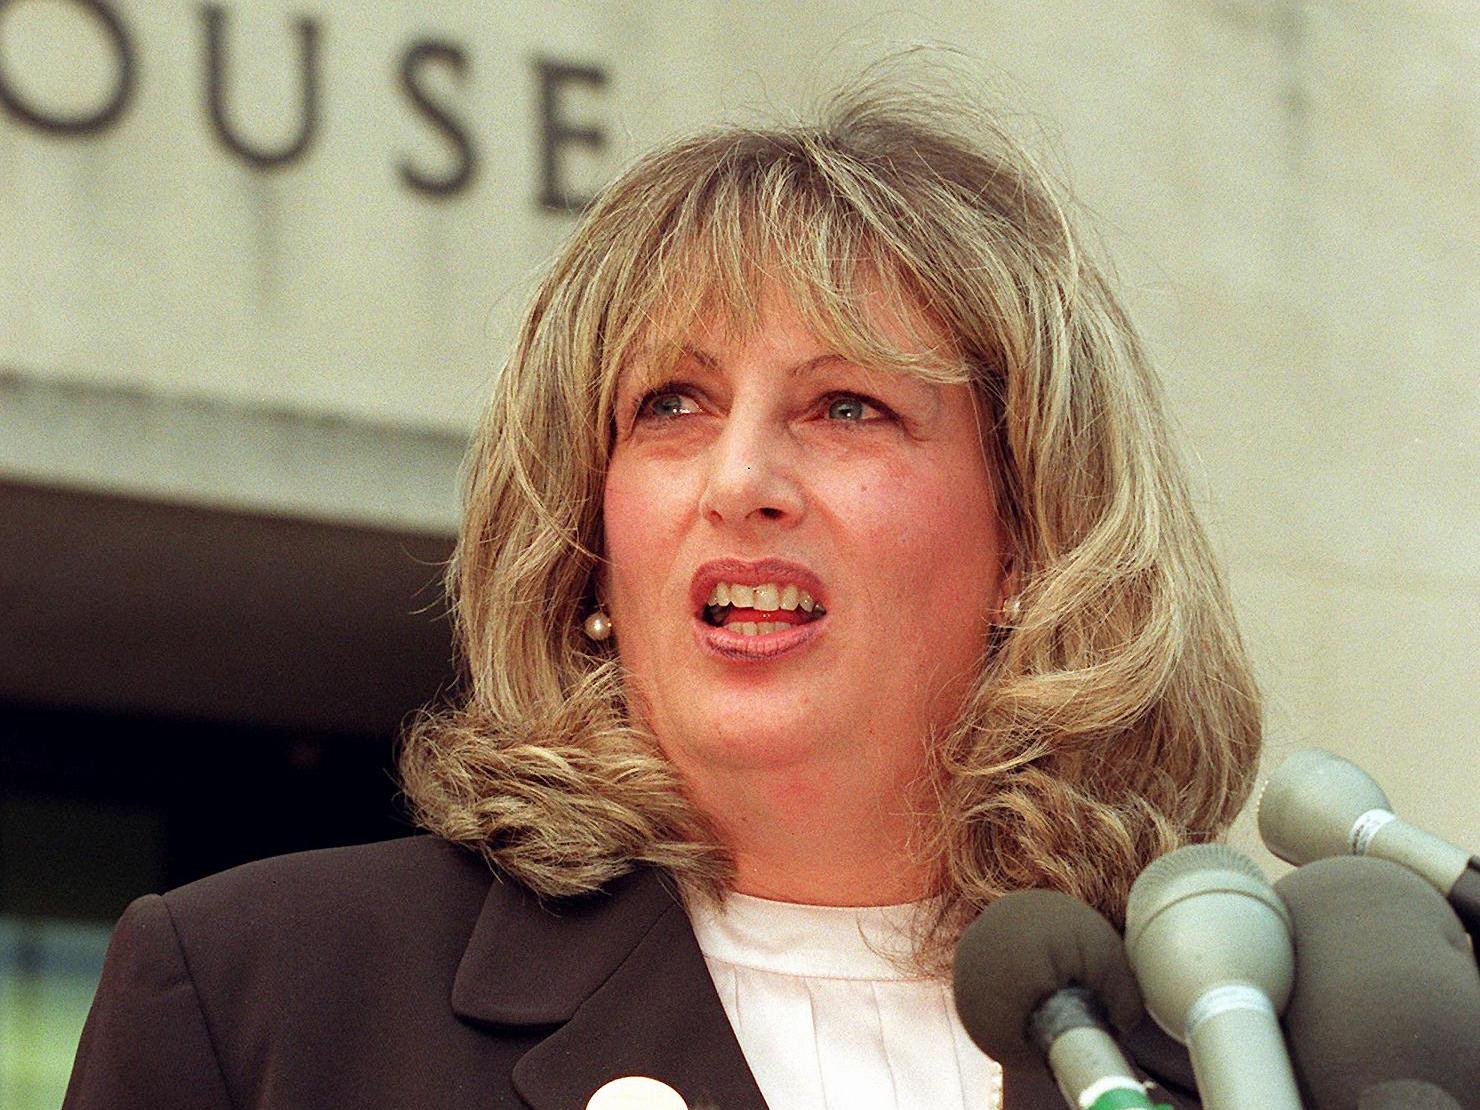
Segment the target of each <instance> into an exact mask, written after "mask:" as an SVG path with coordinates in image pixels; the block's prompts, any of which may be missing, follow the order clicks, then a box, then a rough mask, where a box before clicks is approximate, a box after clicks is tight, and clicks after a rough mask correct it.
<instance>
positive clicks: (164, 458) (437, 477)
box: [0, 368, 467, 535]
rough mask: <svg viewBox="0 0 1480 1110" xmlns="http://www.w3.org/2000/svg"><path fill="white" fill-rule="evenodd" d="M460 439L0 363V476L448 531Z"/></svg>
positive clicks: (454, 511)
mask: <svg viewBox="0 0 1480 1110" xmlns="http://www.w3.org/2000/svg"><path fill="white" fill-rule="evenodd" d="M466 442H467V437H466V435H464V434H462V433H456V432H451V431H444V430H440V429H429V428H416V427H401V426H394V425H381V424H371V423H367V422H364V421H355V420H346V419H339V418H333V417H319V416H312V415H306V414H303V413H296V412H289V411H286V410H273V409H261V408H250V407H247V406H242V405H233V404H230V403H228V402H223V401H217V400H212V399H208V398H195V397H178V396H169V395H165V394H158V393H148V392H145V391H142V390H130V389H120V388H118V387H116V386H106V385H97V384H93V383H88V382H78V381H59V380H55V379H47V378H41V377H37V376H35V375H28V374H26V373H25V372H23V371H19V370H16V369H14V368H0V479H8V480H13V481H19V482H26V483H33V484H38V485H46V486H53V487H63V488H72V489H81V490H87V491H93V492H100V493H111V494H122V495H126V496H133V497H141V498H146V499H150V500H156V501H166V502H172V503H177V504H186V505H199V506H204V507H210V508H222V509H230V510H240V511H248V512H257V513H267V514H272V515H283V516H291V517H299V518H303V519H308V520H323V521H331V522H336V523H344V524H365V525H370V526H373V527H379V528H389V529H395V530H398V531H410V532H423V533H430V534H437V535H450V534H452V533H453V532H455V531H456V529H457V521H458V513H459V507H458V498H459V493H458V481H457V471H458V466H459V464H460V462H461V459H462V455H463V450H464V448H465V446H466Z"/></svg>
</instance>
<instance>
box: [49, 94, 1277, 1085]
mask: <svg viewBox="0 0 1480 1110" xmlns="http://www.w3.org/2000/svg"><path fill="white" fill-rule="evenodd" d="M962 118H963V113H962V111H961V105H959V104H955V103H951V104H945V105H934V104H932V103H930V102H929V101H928V100H927V99H925V98H921V97H912V98H898V97H890V96H888V95H884V94H876V93H865V94H855V95H852V96H850V97H847V98H845V99H844V100H843V101H841V102H840V103H839V104H837V105H836V106H835V108H834V110H833V111H832V113H831V114H830V116H829V118H828V119H827V121H826V122H824V123H822V124H820V125H817V126H814V127H793V128H779V129H773V130H745V129H727V130H723V131H716V132H712V133H708V134H704V135H700V136H698V137H695V138H691V139H688V140H686V141H683V142H679V143H677V144H674V145H672V146H670V147H667V148H665V149H662V150H660V151H658V152H656V153H654V154H652V155H650V156H648V157H647V158H645V159H643V160H642V161H641V162H639V163H638V164H637V165H636V166H634V167H633V168H632V169H630V170H629V171H628V172H627V173H625V174H624V175H623V176H622V177H621V178H620V179H619V180H617V181H616V182H615V183H614V184H612V185H611V186H610V187H609V188H608V189H606V190H605V192H604V193H603V194H602V196H601V197H600V198H599V199H598V200H597V202H596V203H595V204H594V205H593V207H592V208H591V209H590V211H589V212H588V213H587V214H586V216H585V218H584V219H583V221H582V223H581V225H580V227H579V229H578V230H577V232H576V233H575V235H574V236H573V238H572V240H571V241H570V243H569V244H568V245H567V247H566V248H565V250H564V251H563V252H562V254H561V255H560V256H559V258H558V259H557V260H556V262H555V264H554V266H553V268H552V269H551V271H550V273H549V275H548V277H547V278H546V279H545V281H544V282H543V284H542V285H541V287H540V289H539V291H538V293H537V295H536V296H535V298H534V301H533V303H532V305H531V307H530V309H529V311H528V313H527V316H526V318H525V320H524V324H523V327H522V329H521V333H520V336H519V342H518V345H517V348H516V350H515V352H514V354H513V356H512V357H511V359H510V360H509V362H508V364H507V365H506V366H505V367H504V369H503V371H502V373H501V374H500V375H499V377H498V379H497V382H496V384H495V387H494V395H493V399H492V403H491V405H490V406H489V409H488V411H487V414H486V416H485V418H484V420H483V423H482V425H481V428H480V430H479V432H478V436H477V440H476V442H475V445H474V447H473V450H472V453H471V456H470V460H469V467H468V485H467V496H466V513H465V519H464V525H463V530H462V536H461V540H460V544H459V548H458V553H457V556H456V559H455V565H454V567H453V573H452V576H451V581H452V585H453V589H454V592H455V596H456V600H457V614H458V630H459V637H460V643H461V645H462V649H463V651H464V653H465V657H466V663H467V667H468V673H469V676H470V684H469V688H468V692H467V696H466V700H465V702H464V704H463V705H462V706H461V707H460V708H459V709H457V710H456V711H455V712H450V713H445V714H442V715H440V716H435V717H430V718H428V719H426V720H424V721H423V722H421V723H420V724H419V726H418V727H417V728H415V729H414V730H413V731H412V733H411V734H410V736H409V737H408V739H407V742H406V745H405V750H404V755H403V760H402V773H403V779H404V784H405V790H406V793H407V795H408V797H409V798H410V800H411V802H412V804H413V806H414V808H415V811H416V813H417V815H418V818H419V820H420V822H421V823H422V824H423V825H424V826H425V827H426V828H427V829H428V830H430V831H431V832H432V833H434V834H435V836H434V837H430V838H422V839H414V840H407V841H400V842H395V843H392V844H389V845H377V846H369V847H365V848H357V849H346V850H338V851H333V852H328V853H313V854H309V855H306V856H297V857H287V858H285V859H281V860H275V861H268V862H266V863H263V864H256V865H251V866H249V867H246V868H242V869H238V870H237V871H234V872H229V873H227V874H226V875H223V876H217V877H215V878H213V879H209V880H205V881H204V882H202V883H198V884H194V885H192V886H191V887H187V888H184V889H182V890H180V891H176V892H173V893H171V894H169V895H167V896H165V897H164V898H163V899H160V898H158V897H154V896H150V897H148V898H145V899H141V900H140V902H138V903H136V904H135V906H133V907H131V909H130V911H129V913H128V914H126V915H125V917H124V919H123V921H122V922H121V923H120V926H119V929H118V932H117V934H116V935H115V940H114V943H113V947H112V950H111V952H110V956H109V963H108V968H107V970H106V971H105V974H104V979H103V983H102V985H101V987H100V989H99V995H98V1001H97V1003H96V1004H95V1007H94V1012H93V1014H92V1016H91V1017H90V1019H89V1024H88V1028H87V1030H86V1032H85V1033H84V1037H83V1041H82V1045H81V1048H80V1050H79V1054H78V1063H77V1066H76V1069H75V1072H74V1077H73V1082H72V1087H71V1089H70V1091H69V1096H68V1105H70V1106H77V1107H83V1106H101V1105H108V1106H115V1107H116V1106H133V1105H140V1106H143V1105H148V1106H154V1107H159V1106H171V1105H189V1106H208V1105H221V1106H279V1105H281V1106H288V1105H292V1106H330V1105H351V1104H353V1105H358V1106H371V1105H374V1106H379V1105H385V1106H410V1105H416V1106H424V1105H435V1106H464V1105H468V1106H472V1105H493V1106H525V1105H529V1106H536V1107H541V1106H545V1107H557V1106H559V1107H579V1106H584V1105H586V1103H587V1100H588V1099H590V1098H591V1097H592V1094H593V1092H595V1091H597V1090H598V1089H600V1088H602V1087H603V1086H604V1085H605V1084H607V1083H608V1082H610V1081H611V1080H613V1079H615V1078H617V1077H620V1076H622V1075H625V1074H638V1075H648V1076H653V1077H656V1078H657V1079H659V1080H662V1081H663V1082H665V1083H667V1084H669V1085H670V1086H672V1087H673V1088H675V1089H676V1090H677V1091H678V1092H680V1094H681V1095H682V1096H683V1097H684V1098H686V1099H687V1100H688V1101H689V1102H690V1104H700V1103H709V1104H712V1105H715V1106H718V1107H724V1108H731V1107H737V1108H738V1107H759V1106H761V1105H763V1102H762V1099H763V1098H764V1100H765V1103H764V1104H769V1105H770V1106H772V1107H773V1108H776V1110H781V1108H785V1107H801V1106H824V1105H826V1106H842V1105H847V1106H854V1107H871V1106H879V1107H885V1106H887V1107H895V1106H899V1107H906V1106H922V1107H923V1106H930V1107H946V1106H951V1107H954V1106H962V1107H967V1106H973V1107H975V1106H992V1105H999V1104H1000V1105H1005V1106H1007V1107H1008V1108H1009V1110H1018V1108H1019V1107H1024V1108H1026V1107H1030V1106H1045V1107H1047V1106H1058V1105H1060V1104H1061V1100H1060V1099H1059V1096H1058V1095H1057V1094H1056V1092H1054V1091H1053V1089H1052V1086H1051V1084H1050V1083H1049V1082H1048V1080H1047V1078H1046V1074H1038V1073H1034V1074H1029V1073H1013V1074H1009V1075H1007V1076H1005V1077H1004V1076H1002V1075H1001V1074H1000V1069H997V1068H996V1066H995V1065H994V1064H993V1063H992V1062H991V1061H988V1060H987V1059H986V1058H985V1057H984V1056H982V1055H981V1054H980V1053H979V1052H977V1050H975V1049H974V1048H972V1047H971V1046H970V1045H969V1043H968V1042H966V1041H965V1040H964V1038H962V1036H961V1034H960V1029H959V1025H958V1024H957V1023H956V1022H955V1019H954V1014H953V1012H952V1011H951V1007H950V1003H949V999H948V997H947V993H946V987H945V985H944V980H943V978H942V974H943V969H944V968H945V966H946V964H947V963H948V960H949V953H950V948H951V945H952V943H953V942H954V939H955V937H956V935H957V933H958V932H959V930H960V928H961V927H962V925H963V924H964V922H965V921H967V920H969V918H970V917H971V915H972V914H973V912H974V911H975V910H976V909H978V908H979V907H981V906H982V905H984V904H986V903H987V902H989V901H990V900H991V899H993V898H994V897H996V896H998V895H1000V894H1002V893H1003V892H1006V891H1010V890H1015V889H1021V888H1026V887H1034V886H1046V887H1052V888H1057V889H1060V890H1064V891H1067V892H1069V893H1071V894H1073V895H1075V896H1077V897H1080V898H1082V899H1084V900H1086V901H1088V902H1090V903H1091V904H1093V905H1095V906H1097V907H1099V908H1100V909H1102V910H1103V911H1105V912H1106V913H1108V914H1110V915H1111V916H1112V917H1119V915H1120V914H1121V912H1122V911H1123V906H1124V900H1125V896H1126V892H1127V890H1128V888H1129V885H1130V882H1131V880H1132V879H1133V878H1134V877H1135V875H1136V874H1137V873H1138V872H1139V870H1140V869H1141V868H1142V867H1143V866H1144V865H1145V864H1146V863H1147V862H1148V861H1149V860H1151V859H1152V858H1154V857H1155V856H1157V855H1158V854H1160V853H1162V852H1164V851H1166V850H1168V849H1171V848H1173V847H1175V846H1177V845H1179V844H1181V843H1183V842H1185V841H1188V840H1205V839H1209V838H1211V837H1214V836H1216V835H1217V834H1219V833H1220V832H1221V831H1222V830H1223V829H1224V828H1226V826H1227V824H1228V822H1229V821H1230V820H1231V819H1232V817H1233V816H1234V814H1235V813H1236V812H1237V810H1238V809H1239V807H1240V805H1241V804H1242V802H1243V801H1244V799H1245V797H1246V795H1247V792H1248V789H1249V786H1250V782H1251V776H1252V774H1253V771H1254V767H1255V763H1256V759H1257V751H1258V744H1259V722H1258V703H1257V697H1256V694H1255V692H1254V688H1253V684H1252V682H1251V679H1250V676H1249V668H1248V665H1247V662H1246V660H1245V657H1244V654H1243V651H1242V648H1241V646H1240V643H1239V639H1238V636H1237V633H1236V631H1235V629H1234V626H1233V622H1232V619H1231V616H1230V611H1229V606H1228V602H1227V598H1226V596H1225V593H1224V590H1223V587H1222V585H1221V583H1220V580H1219V576H1218V573H1217V571H1216V568H1215V566H1214V562H1213V560H1212V558H1211V556H1210V554H1209V551H1208V547H1207V544H1206V542H1205V540H1204V538H1203V535H1202V533H1201V531H1200V529H1199V527H1198V525H1197V523H1196V521H1195V519H1194V516H1193V513H1192V511H1191V508H1190V504H1189V498H1188V495H1187V492H1186V489H1185V488H1184V485H1183V483H1182V480H1181V478H1180V475H1179V471H1178V468H1177V464H1176V462H1175V460H1174V459H1173V457H1172V454H1171V452H1170V451H1169V449H1168V446H1167V442H1166V439H1165V435H1164V431H1163V422H1162V417H1161V415H1160V409H1159V401H1158V397H1157V387H1156V384H1155V381H1154V378H1153V376H1152V374H1151V372H1150V371H1149V370H1148V368H1147V365H1146V359H1145V357H1144V355H1143V353H1142V351H1141V348H1140V346H1139V344H1138V343H1137V340H1136V337H1135V334H1134V332H1133V330H1132V329H1131V327H1130V325H1129V324H1128V322H1127V321H1126V319H1125V317H1124V314H1123V312H1122V311H1121V309H1120V306H1119V305H1118V303H1117V302H1116V300H1115V298H1114V296H1113V294H1112V292H1111V291H1110V289H1109V287H1108V285H1107V282H1106V280H1105V278H1104V277H1103V275H1102V274H1101V272H1100V271H1099V270H1098V269H1096V267H1095V266H1094V264H1093V263H1092V262H1091V261H1090V260H1089V259H1088V258H1087V256H1086V254H1085V253H1084V250H1083V247H1082V245H1081V243H1080V241H1079V240H1078V239H1077V237H1076V236H1075V233H1074V232H1073V231H1072V229H1071V227H1070V225H1069V222H1068V220H1067V218H1066V215H1065V211H1064V209H1063V207H1062V205H1061V203H1060V202H1059V201H1058V200H1056V199H1055V193H1054V190H1053V188H1052V187H1051V186H1050V184H1049V182H1048V181H1047V179H1046V178H1045V176H1044V175H1043V174H1042V173H1041V172H1040V171H1039V170H1037V169H1036V168H1035V166H1034V165H1033V163H1032V161H1031V160H1030V159H1029V158H1028V157H1027V156H1026V155H1025V154H1024V153H1023V152H1022V151H1021V150H1019V149H1018V148H1017V147H1015V146H1014V145H1013V144H1012V143H1011V142H1010V140H1008V138H1007V137H1006V136H1005V135H1004V134H1003V133H1002V132H1000V131H999V130H997V129H995V128H994V127H992V125H991V124H990V122H989V121H980V120H978V121H975V122H974V123H973V124H972V125H971V126H969V127H965V126H962V125H961V124H960V122H959V121H960V120H961V119H962ZM489 864H491V865H492V868H491V869H490V867H489V866H488V865H489Z"/></svg>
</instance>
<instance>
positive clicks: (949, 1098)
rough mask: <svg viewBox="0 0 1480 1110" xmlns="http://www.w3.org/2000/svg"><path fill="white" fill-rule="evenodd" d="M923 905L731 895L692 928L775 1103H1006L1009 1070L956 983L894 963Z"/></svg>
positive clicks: (978, 1107) (950, 1108)
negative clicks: (977, 1031) (968, 1022)
mask: <svg viewBox="0 0 1480 1110" xmlns="http://www.w3.org/2000/svg"><path fill="white" fill-rule="evenodd" d="M915 908H916V907H914V906H910V905H905V906H877V907H866V908H858V909H854V908H839V907H833V906H800V905H795V904H793V903H790V902H771V901H767V900H766V899H763V898H752V897H750V896H748V895H744V894H731V895H730V896H729V897H728V898H726V900H725V903H724V906H723V907H722V908H721V909H719V910H717V911H716V910H715V909H712V908H706V907H704V906H691V907H690V908H689V916H690V917H691V918H692V920H693V924H694V935H695V936H696V937H698V940H699V949H700V951H702V952H703V953H704V959H705V961H706V962H707V963H708V965H709V973H710V975H712V976H713V977H714V985H715V987H716V988H717V989H718V991H719V997H720V1000H721V1001H722V1002H723V1003H724V1007H725V1012H726V1013H727V1014H728V1015H729V1018H730V1024H731V1025H732V1026H734V1029H735V1036H736V1038H737V1039H738V1040H739V1041H740V1047H741V1049H742V1050H744V1052H745V1060H746V1063H748V1064H749V1065H750V1070H751V1072H752V1073H754V1075H755V1079H756V1082H757V1084H758V1085H759V1086H760V1089H761V1094H762V1095H764V1096H765V1099H766V1103H767V1105H768V1106H770V1108H771V1110H822V1108H831V1110H997V1108H1000V1107H1001V1105H1002V1069H1001V1067H1000V1066H999V1065H998V1064H997V1063H996V1062H995V1061H993V1060H992V1059H990V1058H989V1057H988V1056H986V1055H985V1054H984V1053H983V1052H982V1051H981V1049H979V1048H977V1047H976V1046H975V1045H974V1044H972V1043H971V1039H970V1038H969V1037H967V1035H966V1031H965V1030H964V1029H962V1027H961V1020H960V1019H959V1018H958V1017H957V1016H956V1007H955V1003H954V1000H953V999H952V997H951V987H950V984H949V983H948V982H945V981H943V980H940V979H921V978H915V977H913V976H912V974H911V973H910V972H909V971H907V970H905V969H902V968H901V967H900V966H899V964H897V963H895V962H893V961H892V960H891V959H890V955H891V954H894V955H896V956H898V955H902V954H904V953H907V952H908V951H909V941H908V934H907V928H908V925H909V923H910V920H911V917H912V914H913V912H914V910H915Z"/></svg>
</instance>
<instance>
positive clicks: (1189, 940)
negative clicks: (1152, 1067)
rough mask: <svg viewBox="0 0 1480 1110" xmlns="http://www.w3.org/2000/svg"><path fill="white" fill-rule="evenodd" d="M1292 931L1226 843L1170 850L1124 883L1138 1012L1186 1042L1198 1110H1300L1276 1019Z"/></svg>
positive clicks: (1248, 864) (1288, 977)
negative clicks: (1142, 1002) (1140, 1001)
mask: <svg viewBox="0 0 1480 1110" xmlns="http://www.w3.org/2000/svg"><path fill="white" fill-rule="evenodd" d="M1292 927H1293V926H1292V923H1291V921H1290V916H1289V913H1288V912H1287V911H1286V909H1285V905H1284V903H1283V902H1281V901H1280V899H1279V896H1278V895H1277V894H1275V892H1274V888H1273V887H1271V886H1270V885H1269V880H1268V879H1266V878H1265V877H1264V873H1263V872H1262V871H1260V870H1259V867H1258V865H1257V864H1256V863H1254V861H1253V860H1251V859H1249V858H1248V857H1247V856H1245V855H1243V854H1241V853H1239V852H1236V851H1234V850H1233V849H1232V848H1230V847H1228V846H1227V845H1225V844H1193V845H1189V846H1188V847H1185V848H1179V849H1177V850H1176V851H1175V852H1169V853H1168V854H1167V855H1164V856H1162V857H1161V858H1160V859H1157V860H1153V861H1152V863H1151V865H1150V866H1148V867H1147V868H1146V870H1144V871H1142V872H1141V874H1140V875H1139V876H1138V877H1137V878H1136V881H1135V882H1134V883H1133V884H1132V885H1131V894H1130V899H1129V901H1128V902H1127V903H1126V908H1125V951H1126V956H1127V957H1128V958H1129V959H1130V963H1131V967H1132V968H1134V969H1135V973H1136V978H1137V980H1138V981H1139V982H1140V985H1141V992H1142V994H1143V995H1144V997H1145V999H1146V1009H1147V1011H1148V1012H1149V1013H1150V1014H1151V1016H1152V1017H1153V1018H1155V1019H1156V1023H1157V1024H1158V1025H1160V1026H1161V1027H1162V1028H1163V1029H1165V1030H1166V1031H1167V1032H1168V1033H1170V1034H1171V1035H1172V1036H1173V1037H1174V1038H1176V1039H1177V1040H1179V1041H1181V1042H1182V1043H1183V1044H1185V1045H1187V1048H1188V1050H1189V1051H1190V1053H1191V1055H1192V1072H1193V1075H1195V1076H1196V1077H1197V1090H1198V1094H1199V1096H1200V1097H1201V1098H1202V1102H1203V1106H1204V1107H1206V1108H1207V1110H1248V1108H1250V1107H1255V1106H1257V1107H1259V1108H1260V1110H1300V1096H1299V1093H1298V1090H1297V1087H1296V1083H1295V1073H1294V1070H1293V1069H1292V1067H1291V1065H1290V1057H1289V1053H1288V1052H1287V1051H1286V1048H1285V1042H1284V1039H1283V1038H1282V1037H1281V1035H1280V1024H1279V1012H1280V1010H1281V1009H1283V1008H1284V1005H1285V1001H1286V999H1287V998H1288V997H1289V994H1290V988H1291V985H1292V983H1293V981H1294V976H1295V966H1294V965H1295V951H1294V944H1293V941H1292V939H1291V930H1292Z"/></svg>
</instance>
